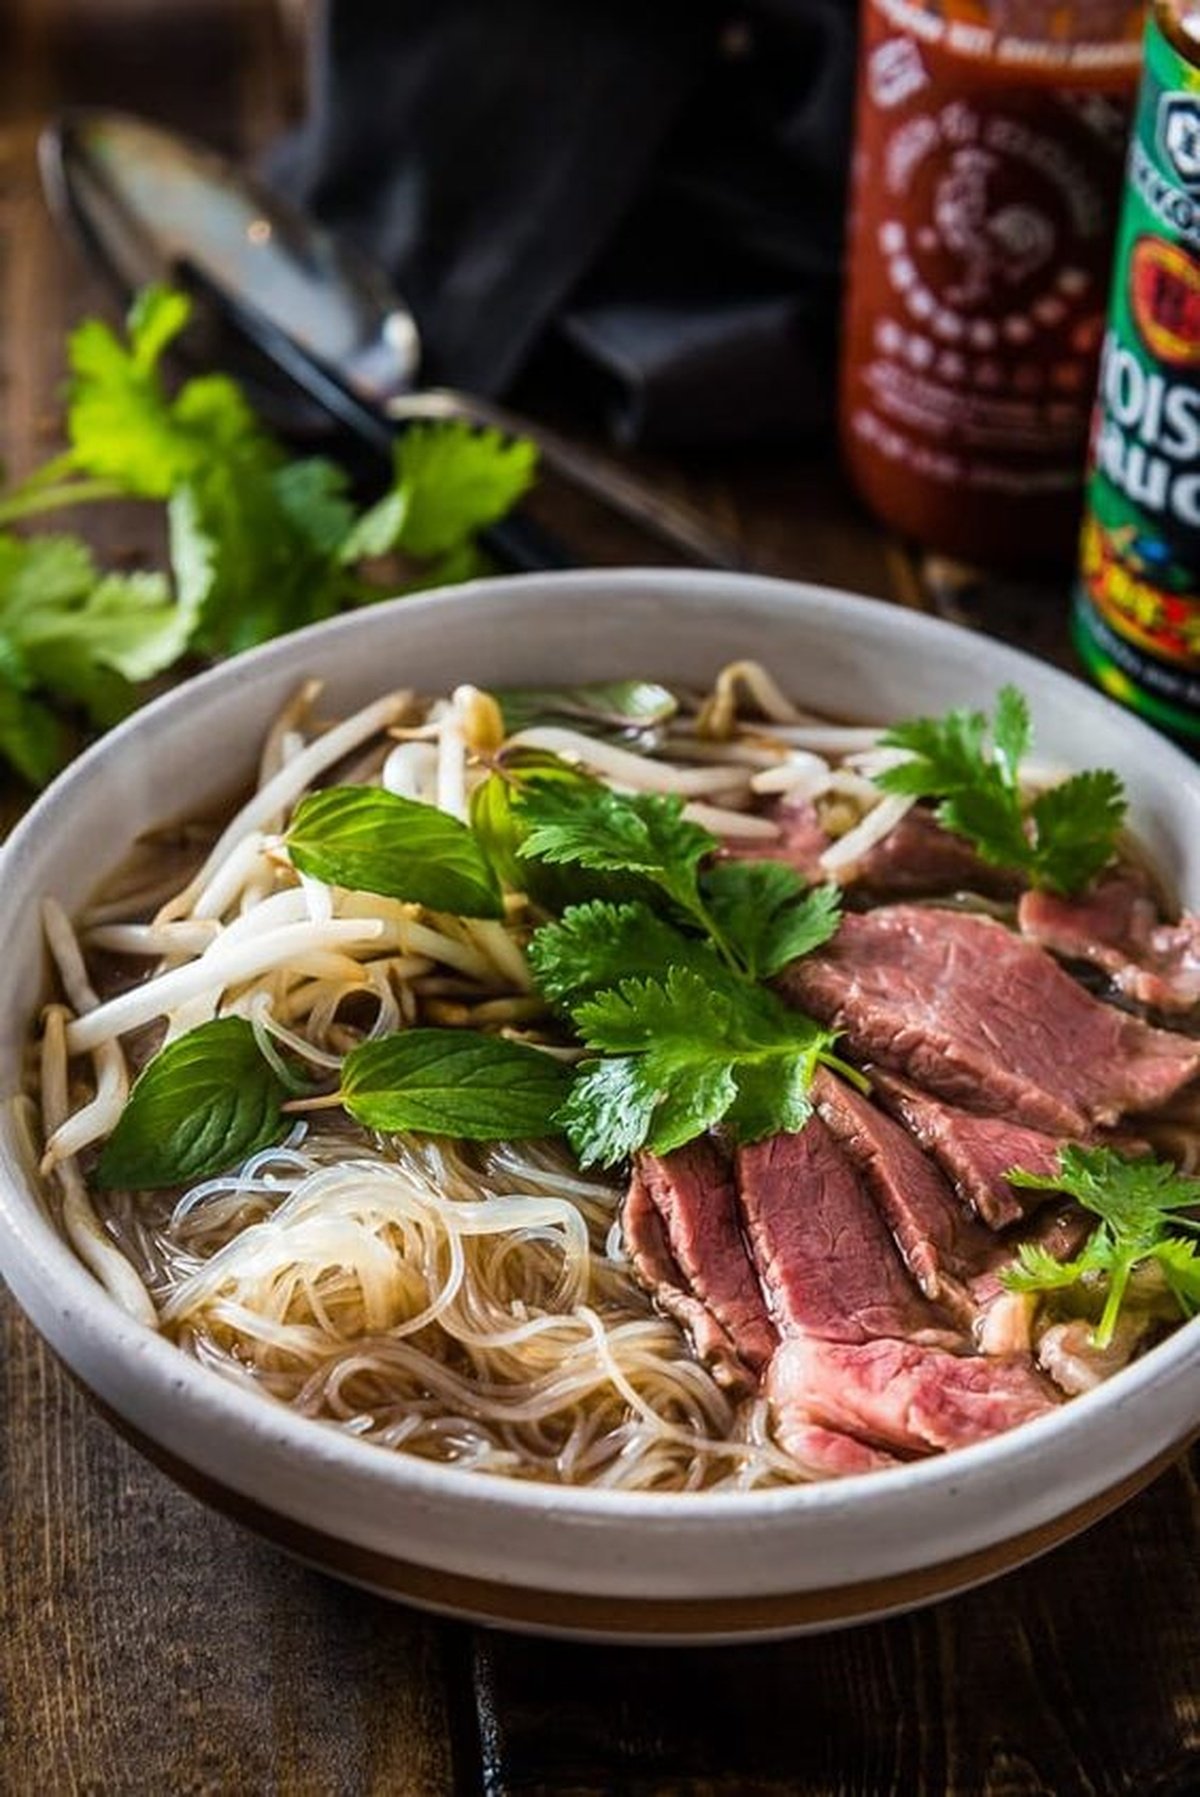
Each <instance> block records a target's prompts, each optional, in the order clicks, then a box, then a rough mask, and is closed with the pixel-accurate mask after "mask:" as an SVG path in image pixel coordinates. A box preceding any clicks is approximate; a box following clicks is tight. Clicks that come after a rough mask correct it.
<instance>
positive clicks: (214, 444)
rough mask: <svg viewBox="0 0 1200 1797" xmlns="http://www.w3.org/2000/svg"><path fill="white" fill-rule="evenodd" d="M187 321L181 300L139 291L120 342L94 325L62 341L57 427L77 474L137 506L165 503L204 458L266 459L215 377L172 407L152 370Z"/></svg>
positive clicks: (238, 406)
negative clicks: (61, 426) (63, 400)
mask: <svg viewBox="0 0 1200 1797" xmlns="http://www.w3.org/2000/svg"><path fill="white" fill-rule="evenodd" d="M190 314H191V302H190V301H189V300H188V299H187V298H186V297H185V296H184V295H183V294H180V293H175V292H172V291H170V290H169V289H167V288H163V287H148V288H146V289H145V290H144V291H143V292H142V293H141V294H139V296H138V297H137V299H136V300H135V301H134V303H133V306H132V307H131V309H130V312H129V316H128V320H127V341H125V342H122V341H121V339H120V338H119V337H118V336H117V335H116V333H115V332H113V331H112V330H110V329H109V327H108V326H107V325H106V324H104V323H102V322H101V320H99V319H95V318H92V319H88V320H87V321H86V322H85V323H83V324H81V325H80V326H79V327H78V329H77V330H75V331H74V332H73V333H72V334H71V337H70V339H69V343H68V359H69V362H70V366H71V373H72V379H71V383H70V387H69V389H68V412H67V428H68V433H69V436H70V440H71V457H70V461H71V465H72V467H73V468H74V469H75V470H76V471H77V472H79V473H83V474H88V475H92V476H95V477H100V478H104V479H108V480H112V481H115V482H117V483H118V484H119V486H120V487H121V489H122V490H123V491H124V492H126V493H128V494H130V495H132V496H135V497H138V498H143V499H166V498H168V497H169V495H170V494H171V493H172V492H173V491H174V489H175V488H176V486H177V485H178V484H179V483H180V481H182V480H184V479H188V478H190V477H192V476H194V475H196V474H197V473H199V472H200V471H202V470H203V469H204V468H205V467H206V466H207V465H209V464H210V463H211V462H212V461H213V460H214V459H217V458H223V459H224V458H229V457H236V458H237V459H239V460H241V459H244V458H245V456H246V455H247V454H249V455H250V456H252V457H253V458H254V459H258V458H259V457H261V456H262V455H263V454H265V453H271V451H270V450H269V448H268V443H269V440H268V439H267V438H266V437H265V435H264V434H263V433H262V432H261V431H260V430H259V427H258V424H257V422H256V420H255V418H254V415H253V413H252V412H251V410H250V408H249V406H248V405H247V404H246V401H245V399H244V398H243V396H242V393H241V390H240V388H239V387H238V386H237V385H236V383H235V382H233V381H231V380H229V379H227V378H226V377H225V376H223V375H207V376H202V377H200V378H198V379H196V380H193V381H189V382H188V383H187V384H186V386H185V387H184V388H183V389H182V390H181V392H180V394H179V396H178V398H177V399H175V400H172V399H171V398H170V397H169V396H168V394H167V392H166V389H165V387H164V385H163V381H162V377H161V374H160V372H159V361H160V359H161V357H162V354H163V351H164V350H165V349H166V348H167V346H168V345H169V344H170V343H171V342H172V341H173V340H174V338H175V337H176V336H177V335H178V333H179V332H180V331H181V330H182V329H183V327H184V325H185V324H186V323H187V320H188V318H189V316H190Z"/></svg>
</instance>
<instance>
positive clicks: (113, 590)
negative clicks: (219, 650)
mask: <svg viewBox="0 0 1200 1797" xmlns="http://www.w3.org/2000/svg"><path fill="white" fill-rule="evenodd" d="M193 621H194V619H193V615H192V614H191V613H190V612H189V610H188V608H187V607H186V606H184V605H179V604H177V603H176V602H175V601H174V599H173V598H172V597H171V593H170V590H169V588H168V586H167V583H166V581H165V579H164V578H163V577H162V576H161V575H158V574H109V575H104V576H101V575H100V574H99V573H98V571H97V569H96V567H95V565H94V563H93V561H92V558H91V556H90V555H89V553H88V551H87V549H86V548H85V547H84V545H83V544H82V543H80V542H78V541H77V540H76V539H75V538H74V537H56V536H46V537H34V538H30V539H28V540H23V539H20V538H17V537H11V536H0V645H2V646H3V647H2V651H0V665H2V672H3V675H4V679H5V684H6V687H7V688H8V689H10V690H9V691H8V692H7V693H6V696H5V699H4V724H3V728H2V731H0V753H2V754H3V755H5V756H6V757H7V759H8V760H10V761H11V762H12V763H13V765H14V766H15V767H16V768H17V769H18V771H19V772H20V773H22V774H23V775H24V776H25V778H26V779H29V780H32V781H34V782H35V783H36V784H39V785H40V784H42V783H43V782H44V781H45V780H46V779H47V778H48V777H49V775H50V774H51V773H54V772H56V771H57V769H58V767H59V765H61V760H62V753H63V749H64V747H65V743H66V737H65V735H64V733H63V731H62V730H61V729H60V728H59V726H58V724H57V723H56V722H55V720H54V718H53V716H52V715H51V713H50V711H49V710H48V709H47V707H46V706H45V705H44V704H43V703H42V699H43V697H46V698H49V697H51V696H53V697H54V698H55V699H56V700H58V701H60V702H61V701H66V702H67V703H69V704H72V705H75V706H79V707H81V708H82V709H83V710H84V711H85V712H86V713H87V714H88V717H89V718H90V719H91V721H92V722H93V723H96V724H101V725H107V724H111V723H115V722H116V720H117V719H118V718H120V717H123V716H124V715H125V713H126V712H127V711H128V710H129V709H130V707H131V706H132V704H133V703H134V700H135V697H136V694H135V692H134V683H135V682H138V681H141V680H145V679H148V678H150V677H151V676H152V675H154V674H156V673H158V672H159V671H160V669H162V668H164V667H166V666H168V665H169V664H170V663H171V662H173V661H175V660H176V659H177V658H178V656H179V655H180V654H181V653H182V652H183V649H184V647H185V645H186V643H187V641H188V638H189V635H190V633H191V629H192V624H193Z"/></svg>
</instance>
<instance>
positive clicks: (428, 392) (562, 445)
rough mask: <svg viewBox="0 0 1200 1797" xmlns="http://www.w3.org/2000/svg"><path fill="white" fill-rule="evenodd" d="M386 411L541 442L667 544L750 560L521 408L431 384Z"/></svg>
mask: <svg viewBox="0 0 1200 1797" xmlns="http://www.w3.org/2000/svg"><path fill="white" fill-rule="evenodd" d="M384 410H385V411H386V413H387V415H388V417H389V418H391V419H394V420H395V421H396V422H397V423H410V422H412V421H414V420H417V419H422V418H460V419H463V420H465V421H466V422H467V423H469V424H477V425H484V426H487V427H490V428H492V429H495V430H499V431H502V432H503V433H504V435H505V436H508V437H527V438H528V439H529V440H530V441H531V442H533V443H535V444H536V445H537V448H538V450H539V452H540V454H541V456H542V459H543V460H544V461H545V462H546V464H547V465H548V466H549V467H550V468H553V469H554V471H555V472H556V473H557V474H561V475H562V476H563V478H564V479H565V480H568V481H570V482H571V483H572V485H574V486H576V487H578V488H580V489H581V490H582V491H584V492H586V493H590V494H591V495H592V496H593V498H595V499H598V500H599V501H600V502H601V503H602V504H604V505H606V506H608V507H609V509H610V510H612V511H614V512H618V513H619V514H620V515H621V516H622V517H623V518H629V519H631V520H632V521H633V522H634V523H635V524H640V525H641V526H642V527H643V529H645V530H648V531H651V532H653V534H654V535H655V536H657V537H659V538H660V539H661V540H662V541H663V542H666V543H670V544H671V545H672V547H673V548H675V549H678V550H681V551H682V552H683V554H685V555H686V556H688V557H689V558H690V559H691V560H692V561H695V562H699V563H701V564H702V565H704V566H706V567H712V568H729V569H737V568H743V567H744V566H745V560H744V557H743V556H742V553H741V551H740V549H739V548H738V546H737V544H736V543H732V542H730V541H729V539H728V538H726V537H724V536H722V535H721V533H720V532H719V531H716V530H714V529H713V528H712V526H711V525H710V524H709V523H708V522H707V520H706V519H704V518H703V517H701V515H700V514H699V512H697V511H695V510H694V509H693V508H692V507H691V506H689V505H685V504H681V503H680V502H679V501H677V500H674V499H670V498H668V496H667V495H666V494H665V493H662V492H660V491H659V489H658V488H656V487H652V486H650V485H648V484H647V483H646V482H645V481H642V480H638V479H637V478H636V477H635V476H634V475H631V474H627V473H626V472H625V470H624V469H622V468H617V467H615V466H614V464H613V463H612V462H610V461H608V460H606V459H605V458H604V457H603V456H598V455H593V454H592V452H591V451H590V450H587V449H581V448H579V446H578V445H577V444H575V443H569V442H568V441H567V440H566V438H565V437H560V436H559V435H558V433H557V432H556V431H551V430H547V429H546V428H545V427H544V426H543V425H540V424H535V423H534V422H533V421H532V420H531V419H529V418H525V417H522V416H521V414H520V413H518V412H510V411H508V410H507V408H505V407H504V406H497V405H493V403H492V402H491V400H487V399H480V398H478V397H477V396H476V395H475V394H472V393H456V392H454V391H452V390H451V389H450V388H448V387H428V388H423V389H421V390H420V391H417V392H413V393H398V394H393V395H389V397H388V398H387V400H386V401H384Z"/></svg>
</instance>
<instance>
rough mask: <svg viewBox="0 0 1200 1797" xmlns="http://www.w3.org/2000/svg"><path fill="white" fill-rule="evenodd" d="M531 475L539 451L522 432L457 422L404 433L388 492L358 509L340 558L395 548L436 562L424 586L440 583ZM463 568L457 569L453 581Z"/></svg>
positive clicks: (508, 506)
mask: <svg viewBox="0 0 1200 1797" xmlns="http://www.w3.org/2000/svg"><path fill="white" fill-rule="evenodd" d="M536 472H537V450H536V449H535V448H534V446H533V444H532V443H529V442H526V441H525V440H524V439H523V438H520V437H518V438H507V437H502V436H501V435H500V433H499V431H495V430H482V431H476V430H472V429H471V428H470V427H469V426H468V425H465V424H462V423H458V422H455V423H450V424H445V425H440V426H438V427H436V428H430V427H429V426H428V425H423V426H417V427H415V428H413V429H411V430H408V431H405V432H404V434H403V435H402V436H401V437H399V438H398V439H397V441H396V450H395V469H394V478H393V482H392V490H391V491H390V492H389V493H387V494H385V495H384V497H383V498H382V499H381V500H380V501H379V502H378V504H377V505H374V506H372V507H371V509H370V511H368V512H364V513H363V515H362V517H361V518H360V519H359V520H358V522H357V524H356V525H355V527H354V529H353V530H352V531H351V533H350V535H349V536H348V537H347V538H346V540H345V541H344V542H343V543H342V545H341V548H340V551H339V554H340V557H341V560H342V561H343V562H355V561H359V560H362V559H364V558H367V559H374V558H376V557H378V556H381V555H390V554H392V553H394V552H395V551H397V550H399V551H400V552H401V553H402V554H404V555H409V556H414V557H415V558H416V559H417V560H418V561H426V562H431V563H433V564H435V567H434V572H433V578H432V580H431V581H430V583H429V584H431V585H437V584H438V582H439V578H445V575H446V574H447V573H448V572H449V570H448V569H447V568H446V566H445V558H447V557H450V556H454V557H457V556H458V555H459V554H460V552H461V551H462V550H463V548H464V547H465V546H466V545H467V543H468V542H469V540H470V539H471V538H472V537H473V536H475V534H476V533H477V532H478V531H481V530H484V529H486V527H487V526H488V525H489V524H495V523H496V522H497V520H498V519H500V518H503V517H504V516H505V515H506V513H508V512H509V511H511V509H512V507H513V506H514V505H515V504H516V503H517V500H518V499H520V498H521V496H522V494H524V493H525V492H527V491H528V489H529V487H530V486H531V485H532V483H533V479H534V476H535V474H536ZM439 562H441V563H442V566H441V569H440V570H439V569H438V567H437V564H438V563H439ZM467 572H468V570H466V569H464V568H461V567H459V568H456V569H455V570H454V575H455V578H456V579H463V578H465V576H466V573H467Z"/></svg>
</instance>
